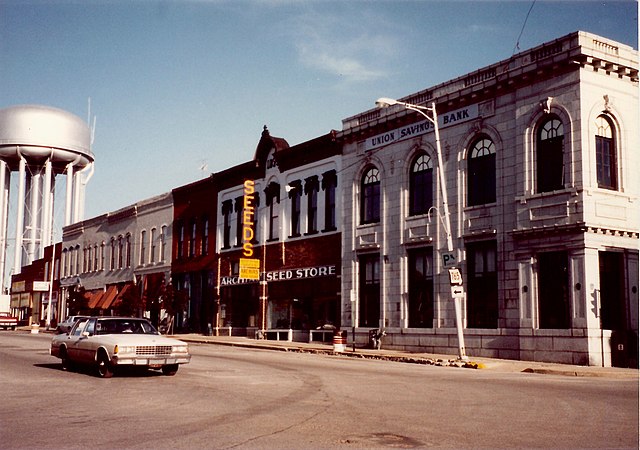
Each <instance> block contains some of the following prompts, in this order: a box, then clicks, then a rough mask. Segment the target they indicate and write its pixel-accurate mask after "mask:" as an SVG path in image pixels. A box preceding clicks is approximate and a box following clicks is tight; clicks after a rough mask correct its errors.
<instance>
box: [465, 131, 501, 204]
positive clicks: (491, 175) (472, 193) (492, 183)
mask: <svg viewBox="0 0 640 450" xmlns="http://www.w3.org/2000/svg"><path fill="white" fill-rule="evenodd" d="M467 169H468V174H469V178H468V183H467V189H468V199H469V200H468V203H469V206H476V205H485V204H487V203H493V202H495V201H496V149H495V146H494V145H493V142H492V141H491V139H489V138H486V137H483V138H480V139H478V140H477V141H476V142H475V143H474V144H473V146H472V147H471V149H470V151H469V159H468V161H467Z"/></svg>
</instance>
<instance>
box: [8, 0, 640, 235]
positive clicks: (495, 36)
mask: <svg viewBox="0 0 640 450" xmlns="http://www.w3.org/2000/svg"><path fill="white" fill-rule="evenodd" d="M637 18H638V6H637V3H636V2H635V1H580V0H573V1H563V2H559V1H542V0H537V1H531V0H522V1H435V0H434V1H427V0H422V1H417V0H416V1H409V0H405V1H402V0H396V1H385V0H369V1H364V0H360V1H356V0H351V1H349V0H343V1H329V0H315V1H314V0H307V1H295V0H229V1H224V0H191V1H188V0H162V1H160V0H145V1H142V0H127V1H124V0H122V1H118V0H114V1H106V0H101V1H93V0H84V1H81V0H68V1H63V0H21V1H16V0H0V108H5V107H9V106H13V105H20V104H41V105H48V106H53V107H56V108H61V109H63V110H66V111H69V112H71V113H74V114H76V115H78V116H79V117H81V118H83V119H84V120H87V121H89V120H94V118H95V140H94V143H93V146H92V151H93V153H94V155H95V173H94V175H93V177H92V178H91V180H90V181H89V183H88V185H87V190H86V206H85V218H87V219H88V218H92V217H95V216H98V215H101V214H104V213H106V212H110V211H115V210H117V209H120V208H122V207H125V206H128V205H131V204H134V203H136V202H137V201H140V200H144V199H147V198H151V197H154V196H156V195H159V194H163V193H166V192H169V191H171V190H172V189H173V188H176V187H179V186H182V185H185V184H188V183H191V182H193V181H196V180H198V179H202V178H205V177H207V176H208V175H209V174H210V173H212V172H217V171H221V170H224V169H227V168H229V167H232V166H235V165H237V164H241V163H244V162H247V161H249V160H251V159H252V158H253V156H254V152H255V149H256V146H257V144H258V141H259V139H260V134H261V132H262V129H263V126H264V125H266V126H267V127H268V129H269V131H270V133H271V135H272V136H278V137H282V138H284V139H286V140H287V141H288V142H289V144H290V145H295V144H299V143H302V142H305V141H307V140H310V139H313V138H316V137H318V136H321V135H324V134H326V133H328V132H329V131H330V130H332V129H335V130H340V129H341V128H342V119H345V118H347V117H350V116H353V115H356V114H359V113H361V112H363V111H366V110H369V109H371V108H373V107H374V103H375V100H376V99H377V98H379V97H393V98H399V97H404V96H407V95H409V94H412V93H414V92H417V91H420V90H423V89H426V88H429V87H432V86H435V85H437V84H440V83H443V82H445V81H448V80H450V79H452V78H455V77H458V76H461V75H464V74H466V73H469V72H472V71H474V70H477V69H479V68H481V67H484V66H487V65H490V64H493V63H495V62H498V61H500V60H503V59H507V58H509V57H510V56H512V55H513V54H514V53H516V52H518V51H524V50H527V49H529V48H531V47H534V46H537V45H539V44H542V43H544V42H547V41H550V40H553V39H555V38H558V37H561V36H564V35H566V34H568V33H571V32H574V31H577V30H583V31H588V32H591V33H595V34H598V35H601V36H604V37H607V38H611V39H614V40H616V41H619V42H622V43H624V44H627V45H630V46H632V47H634V48H636V49H637V48H638V21H637ZM55 238H56V236H54V241H55ZM60 239H61V237H60V236H57V240H60Z"/></svg>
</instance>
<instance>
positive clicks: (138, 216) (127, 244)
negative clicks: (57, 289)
mask: <svg viewBox="0 0 640 450" xmlns="http://www.w3.org/2000/svg"><path fill="white" fill-rule="evenodd" d="M172 229H173V199H172V196H171V193H167V194H162V195H159V196H156V197H153V198H150V199H147V200H141V201H140V202H137V203H136V204H134V205H130V206H127V207H125V208H122V209H119V210H117V211H113V212H110V213H106V214H103V215H100V216H97V217H94V218H91V219H87V220H83V221H81V222H78V223H75V224H73V225H69V226H67V227H64V228H63V235H62V251H61V263H60V270H59V274H60V286H61V298H62V301H61V302H60V303H61V304H60V317H62V318H64V317H66V316H67V315H70V314H78V313H83V314H87V313H89V312H91V313H98V314H110V313H111V312H112V311H113V310H114V307H115V306H116V305H117V304H118V302H119V301H120V300H121V299H122V296H123V295H125V293H126V292H127V291H129V290H133V289H137V290H138V292H139V293H140V295H145V293H146V292H147V291H150V290H153V289H157V285H158V284H159V283H166V282H167V281H169V280H170V276H171V239H172ZM73 292H82V293H83V294H84V296H85V299H86V305H82V309H81V310H77V309H76V310H74V307H73V305H70V304H69V299H70V298H71V297H73V295H72V293H73Z"/></svg>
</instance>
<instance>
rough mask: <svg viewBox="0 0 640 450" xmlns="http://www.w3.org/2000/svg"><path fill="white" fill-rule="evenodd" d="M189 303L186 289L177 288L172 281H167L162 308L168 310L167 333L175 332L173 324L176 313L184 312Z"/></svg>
mask: <svg viewBox="0 0 640 450" xmlns="http://www.w3.org/2000/svg"><path fill="white" fill-rule="evenodd" d="M188 303H189V296H188V295H187V293H186V291H184V290H181V289H176V288H175V287H174V286H173V285H172V284H171V282H167V283H166V284H165V285H164V292H163V295H162V303H161V304H162V308H163V309H164V310H165V311H166V313H167V316H168V317H169V320H168V324H167V334H172V333H173V325H174V320H175V317H176V314H178V313H180V312H183V311H184V310H185V308H186V307H187V304H188Z"/></svg>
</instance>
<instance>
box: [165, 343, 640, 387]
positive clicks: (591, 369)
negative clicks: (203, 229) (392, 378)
mask: <svg viewBox="0 0 640 450" xmlns="http://www.w3.org/2000/svg"><path fill="white" fill-rule="evenodd" d="M173 337H175V338H178V339H180V340H183V341H186V342H192V343H199V344H215V345H226V346H232V347H243V348H253V349H263V350H274V351H286V352H299V353H314V354H325V355H336V356H341V357H351V358H369V359H379V360H386V361H395V362H401V363H411V364H426V365H433V366H446V367H460V368H462V369H475V370H491V371H498V372H524V373H533V374H555V375H566V376H574V377H607V378H635V379H638V375H639V372H638V369H627V368H620V367H596V366H575V365H571V364H557V363H546V362H534V361H517V360H507V359H497V358H484V357H475V356H471V355H469V356H468V361H460V360H459V359H458V355H435V354H431V353H409V352H402V351H396V350H387V349H385V348H384V346H383V348H382V349H380V350H375V349H368V348H356V349H355V350H354V349H353V347H352V346H351V345H345V346H344V349H342V347H341V346H340V345H338V346H335V345H334V344H333V343H320V342H313V343H306V342H290V341H276V340H266V339H251V338H247V337H242V336H204V335H200V334H178V335H174V336H173ZM336 350H338V351H336Z"/></svg>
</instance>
